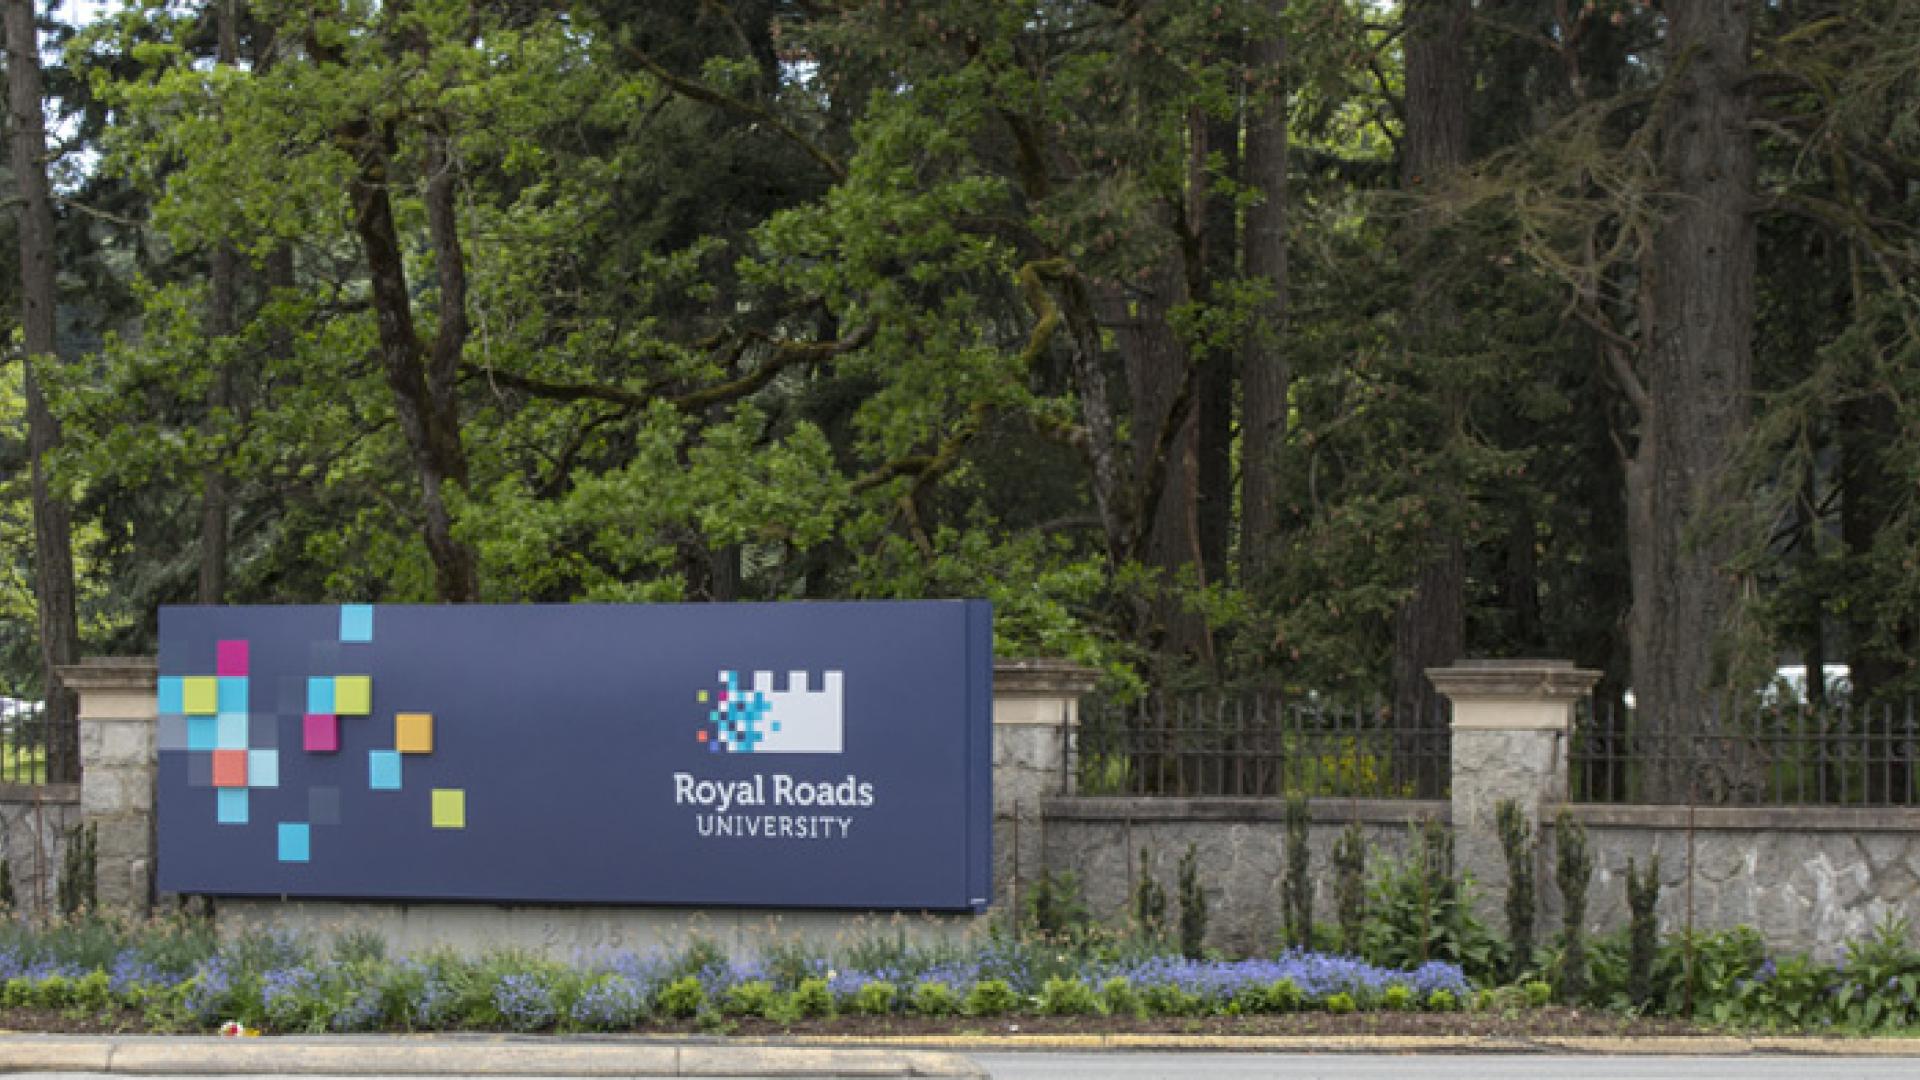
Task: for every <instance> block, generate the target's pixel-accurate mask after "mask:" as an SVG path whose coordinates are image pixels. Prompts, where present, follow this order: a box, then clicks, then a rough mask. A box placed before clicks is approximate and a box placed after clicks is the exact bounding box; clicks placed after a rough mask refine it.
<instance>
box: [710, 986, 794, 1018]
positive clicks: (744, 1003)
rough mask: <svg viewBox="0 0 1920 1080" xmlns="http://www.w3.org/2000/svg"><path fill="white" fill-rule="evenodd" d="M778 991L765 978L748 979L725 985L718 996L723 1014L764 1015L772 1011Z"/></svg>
mask: <svg viewBox="0 0 1920 1080" xmlns="http://www.w3.org/2000/svg"><path fill="white" fill-rule="evenodd" d="M779 999H780V992H779V991H777V990H775V989H774V988H773V984H772V983H770V982H768V981H767V980H765V979H749V980H747V981H746V982H741V983H735V984H734V985H732V986H729V987H727V989H726V991H725V992H724V993H723V994H722V995H721V997H720V1012H721V1014H722V1015H723V1016H766V1015H768V1014H769V1013H772V1012H773V1011H774V1006H775V1005H776V1004H777V1003H778V1002H779Z"/></svg>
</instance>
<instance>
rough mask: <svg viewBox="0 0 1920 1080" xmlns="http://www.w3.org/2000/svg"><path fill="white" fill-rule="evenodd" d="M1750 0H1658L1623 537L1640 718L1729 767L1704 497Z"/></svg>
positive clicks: (1729, 306)
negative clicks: (1664, 71) (1633, 469)
mask: <svg viewBox="0 0 1920 1080" xmlns="http://www.w3.org/2000/svg"><path fill="white" fill-rule="evenodd" d="M1752 19H1753V13H1752V8H1751V7H1750V6H1749V4H1748V2H1747V0H1695V2H1692V3H1686V4H1674V5H1669V8H1668V20H1669V21H1668V30H1667V42H1666V55H1667V59H1668V64H1669V65H1670V73H1669V75H1668V79H1669V80H1670V81H1671V83H1672V86H1671V98H1670V103H1669V106H1668V110H1667V113H1666V115H1665V117H1664V122H1665V125H1666V128H1665V131H1664V132H1663V135H1664V138H1663V140H1662V143H1661V167H1662V171H1663V172H1664V174H1665V183H1666V188H1667V191H1668V193H1669V195H1670V200H1671V205H1672V211H1671V213H1670V214H1669V215H1668V216H1667V217H1666V219H1665V220H1664V221H1663V222H1662V224H1661V227H1660V229H1659V231H1658V233H1657V234H1656V236H1655V237H1654V240H1653V244H1652V246H1651V250H1650V252H1649V255H1648V258H1647V262H1646V277H1647V280H1648V285H1647V288H1648V296H1649V299H1650V302H1651V305H1652V325H1651V327H1650V328H1649V329H1650V335H1651V336H1650V338H1649V340H1648V341H1647V342H1646V350H1647V387H1646V388H1647V392H1648V394H1649V396H1650V397H1651V399H1652V403H1653V409H1652V415H1651V417H1648V418H1643V428H1642V436H1641V438H1642V446H1641V450H1642V451H1643V452H1647V451H1651V456H1650V457H1649V459H1648V461H1647V463H1646V471H1645V473H1644V475H1642V476H1640V477H1639V482H1640V483H1642V484H1643V485H1645V487H1646V489H1647V490H1646V493H1645V497H1646V498H1647V499H1648V500H1649V502H1650V506H1649V508H1648V509H1649V512H1650V517H1651V520H1650V521H1646V522H1641V523H1639V524H1640V527H1641V528H1642V529H1645V530H1650V535H1645V536H1640V537H1637V538H1636V541H1635V544H1634V548H1635V550H1634V554H1635V556H1636V557H1638V558H1639V559H1641V560H1642V561H1643V562H1644V564H1645V565H1636V567H1635V583H1636V588H1635V592H1634V616H1633V625H1632V634H1633V638H1632V640H1633V677H1634V693H1635V695H1636V697H1637V699H1638V700H1637V706H1638V709H1639V711H1640V716H1639V721H1640V726H1641V728H1642V730H1648V731H1653V732H1659V733H1664V734H1667V735H1669V736H1679V737H1680V738H1679V741H1677V742H1675V743H1674V744H1673V745H1674V748H1675V749H1680V750H1686V751H1688V752H1690V753H1691V754H1693V755H1694V756H1696V757H1697V758H1699V760H1700V762H1701V764H1702V765H1703V766H1705V765H1708V763H1711V768H1712V769H1713V771H1715V772H1716V773H1719V774H1723V775H1725V776H1727V777H1728V778H1730V779H1732V780H1734V782H1739V781H1738V774H1739V773H1740V772H1742V771H1743V770H1744V766H1743V765H1742V763H1740V762H1736V761H1730V760H1728V759H1727V758H1726V753H1725V752H1726V750H1727V747H1726V745H1725V744H1724V742H1723V743H1720V744H1717V745H1709V744H1708V742H1707V741H1706V740H1705V739H1704V738H1701V736H1706V735H1709V734H1711V729H1712V728H1713V727H1714V726H1716V725H1715V721H1714V720H1713V717H1714V716H1716V715H1717V713H1716V712H1715V711H1714V710H1712V709H1710V708H1709V702H1710V693H1711V691H1712V690H1713V689H1714V688H1715V686H1716V685H1717V684H1718V683H1719V682H1720V681H1721V678H1722V674H1723V673H1722V672H1720V671H1718V670H1716V649H1717V647H1718V646H1719V644H1720V643H1721V635H1722V632H1723V631H1724V630H1725V628H1726V626H1727V621H1728V617H1729V615H1730V614H1731V613H1732V610H1733V607H1734V603H1735V600H1736V595H1735V589H1734V582H1733V579H1732V577H1731V576H1730V574H1729V573H1728V571H1727V569H1726V567H1727V563H1728V561H1729V559H1730V558H1731V557H1732V555H1733V554H1734V552H1735V549H1736V547H1737V545H1738V538H1737V537H1736V536H1735V535H1734V531H1733V530H1732V529H1730V528H1728V527H1727V523H1726V522H1724V521H1716V520H1715V517H1716V514H1715V510H1716V509H1717V508H1719V507H1723V506H1728V505H1732V504H1734V503H1735V502H1737V500H1729V497H1728V496H1729V493H1728V492H1727V491H1726V489H1725V488H1724V487H1723V483H1724V481H1725V474H1726V470H1727V467H1728V463H1729V461H1730V459H1731V457H1732V455H1733V454H1734V452H1735V449H1736V447H1737V445H1738V443H1739V441H1740V439H1741V437H1742V435H1743V434H1744V433H1745V431H1746V427H1747V417H1748V411H1749V400H1748V398H1749V395H1750V391H1751V382H1752V375H1751V368H1752V340H1751V335H1752V331H1753V317H1754V306H1753V305H1754V295H1753V288H1754V282H1753V279H1754V260H1755V257H1756V254H1755V246H1754V226H1753V219H1752V216H1751V201H1752V195H1753V184H1754V148H1753V139H1752V136H1751V134H1750V133H1749V130H1748V121H1749V114H1750V102H1749V100H1748V97H1747V91H1746V90H1745V89H1744V86H1743V84H1744V82H1745V80H1746V77H1747V67H1748V55H1749V50H1750V38H1751V32H1752ZM1656 775H1657V776H1658V784H1659V786H1660V787H1661V788H1662V789H1663V793H1664V794H1665V795H1667V796H1668V797H1675V796H1678V795H1679V794H1681V789H1682V788H1683V787H1685V788H1686V789H1687V790H1688V791H1689V792H1692V791H1695V790H1697V787H1698V782H1699V781H1700V780H1701V779H1702V777H1701V776H1699V775H1698V774H1697V773H1695V772H1694V771H1693V770H1690V769H1688V768H1687V767H1686V766H1685V765H1684V764H1681V763H1669V764H1668V765H1667V766H1666V767H1664V768H1662V769H1659V770H1656Z"/></svg>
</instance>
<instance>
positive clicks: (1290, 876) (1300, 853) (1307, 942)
mask: <svg viewBox="0 0 1920 1080" xmlns="http://www.w3.org/2000/svg"><path fill="white" fill-rule="evenodd" d="M1286 826H1287V869H1286V874H1285V875H1284V876H1283V878H1282V879H1281V886H1280V891H1281V896H1282V899H1283V901H1284V906H1285V908H1286V927H1287V944H1289V945H1291V946H1293V947H1294V948H1297V949H1308V948H1312V947H1313V878H1312V876H1311V870H1310V866H1311V862H1312V848H1311V847H1310V846H1309V845H1308V839H1309V836H1310V834H1311V832H1312V829H1313V815H1312V813H1311V811H1310V809H1309V807H1308V804H1307V797H1306V796H1305V795H1303V794H1300V793H1298V792H1295V793H1294V794H1292V795H1289V796H1287V809H1286Z"/></svg>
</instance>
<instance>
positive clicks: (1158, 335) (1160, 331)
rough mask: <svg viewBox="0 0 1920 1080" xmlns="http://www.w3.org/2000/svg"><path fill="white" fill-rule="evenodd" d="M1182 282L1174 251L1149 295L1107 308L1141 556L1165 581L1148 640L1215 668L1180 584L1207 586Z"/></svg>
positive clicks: (1202, 625)
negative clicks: (1177, 322) (1128, 403)
mask: <svg viewBox="0 0 1920 1080" xmlns="http://www.w3.org/2000/svg"><path fill="white" fill-rule="evenodd" d="M1185 284H1186V273H1185V268H1184V265H1183V258H1182V254H1181V253H1180V252H1174V253H1172V254H1170V255H1169V256H1168V257H1167V258H1165V259H1163V260H1162V262H1161V264H1160V265H1159V266H1158V267H1157V268H1156V269H1155V272H1154V273H1153V275H1152V276H1151V278H1150V280H1149V281H1148V283H1147V287H1146V289H1145V292H1144V295H1142V296H1141V297H1140V298H1138V299H1134V300H1132V301H1131V302H1128V301H1126V300H1124V299H1123V298H1122V297H1120V296H1119V295H1118V294H1117V293H1116V294H1115V295H1114V296H1112V297H1109V303H1108V305H1107V307H1108V310H1109V313H1110V314H1109V322H1110V324H1111V325H1113V326H1114V327H1115V330H1116V334H1115V336H1116V338H1117V339H1118V340H1119V343H1120V351H1121V353H1122V355H1123V356H1125V358H1126V364H1127V382H1128V389H1129V391H1130V396H1131V398H1132V401H1133V475H1134V476H1135V478H1136V483H1137V484H1138V486H1139V490H1140V492H1141V495H1140V498H1139V500H1138V503H1137V505H1138V506H1139V508H1140V513H1141V515H1142V516H1141V518H1140V519H1139V522H1138V526H1139V528H1140V530H1141V533H1140V535H1141V537H1142V539H1143V540H1144V543H1142V544H1139V545H1137V546H1136V550H1137V551H1139V552H1140V554H1141V556H1142V561H1143V562H1145V563H1146V564H1147V565H1148V566H1150V567H1152V568H1154V569H1155V570H1158V571H1160V573H1161V575H1162V577H1161V580H1160V583H1159V587H1158V591H1157V593H1156V596H1155V599H1154V602H1153V604H1152V625H1151V626H1150V627H1148V628H1147V640H1148V642H1149V643H1150V644H1152V645H1153V646H1154V647H1155V648H1157V649H1158V650H1159V651H1160V652H1161V653H1163V654H1164V655H1167V656H1169V657H1185V658H1187V659H1192V660H1197V661H1199V662H1200V663H1202V664H1205V665H1208V666H1211V664H1212V662H1213V650H1212V642H1211V640H1210V638H1209V636H1208V633H1207V627H1206V621H1205V619H1203V618H1202V617H1201V616H1199V615H1198V614H1196V613H1194V612H1191V611H1188V610H1187V609H1186V607H1185V605H1184V604H1183V603H1182V602H1181V599H1180V596H1179V593H1180V591H1181V590H1180V588H1179V586H1181V585H1182V584H1188V585H1204V584H1206V581H1205V560H1204V559H1203V558H1202V556H1201V552H1200V523H1199V506H1198V501H1197V496H1198V491H1199V453H1198V445H1199V439H1198V429H1197V426H1196V420H1195V410H1194V408H1193V394H1194V389H1195V386H1196V383H1197V379H1196V378H1195V372H1194V370H1193V361H1192V358H1191V357H1189V356H1188V354H1187V350H1186V348H1185V347H1184V346H1183V345H1182V344H1181V343H1180V340H1179V337H1178V336H1177V335H1176V334H1175V333H1174V332H1173V327H1172V326H1171V325H1170V324H1169V322H1168V313H1169V312H1171V311H1172V309H1173V308H1174V307H1175V306H1176V305H1177V304H1179V303H1181V302H1182V301H1184V300H1185V299H1186V296H1185ZM1182 579H1184V582H1183V580H1182Z"/></svg>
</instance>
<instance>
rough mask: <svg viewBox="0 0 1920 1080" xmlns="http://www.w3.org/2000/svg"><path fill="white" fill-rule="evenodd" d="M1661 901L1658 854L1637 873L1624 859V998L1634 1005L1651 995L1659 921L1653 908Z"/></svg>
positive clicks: (1641, 1002) (1638, 1004) (1630, 863)
mask: <svg viewBox="0 0 1920 1080" xmlns="http://www.w3.org/2000/svg"><path fill="white" fill-rule="evenodd" d="M1659 903H1660V856H1659V855H1655V856H1653V858H1652V859H1651V860H1649V861H1648V863H1647V872H1646V874H1645V875H1644V876H1643V875H1641V874H1640V873H1638V869H1637V868H1636V867H1635V866H1634V863H1633V860H1632V859H1628V860H1627V910H1628V912H1629V915H1628V922H1627V925H1628V931H1627V998H1628V1000H1630V1001H1632V1002H1633V1004H1634V1006H1635V1007H1636V1008H1645V1007H1646V1004H1647V1002H1648V1001H1650V1000H1652V998H1653V961H1654V957H1655V956H1656V955H1657V954H1658V953H1659V951H1660V924H1659V922H1658V921H1657V919H1656V917H1655V915H1654V909H1655V908H1656V907H1658V906H1659Z"/></svg>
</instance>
